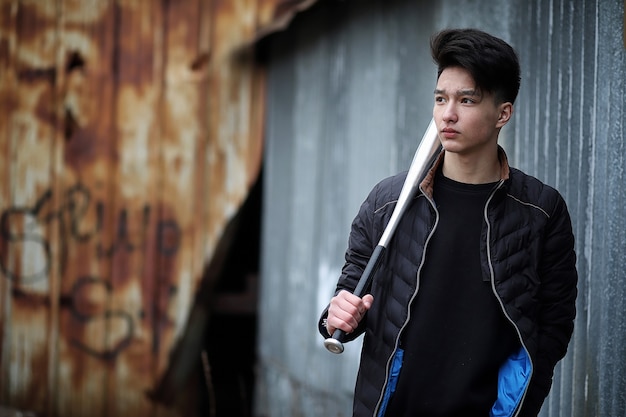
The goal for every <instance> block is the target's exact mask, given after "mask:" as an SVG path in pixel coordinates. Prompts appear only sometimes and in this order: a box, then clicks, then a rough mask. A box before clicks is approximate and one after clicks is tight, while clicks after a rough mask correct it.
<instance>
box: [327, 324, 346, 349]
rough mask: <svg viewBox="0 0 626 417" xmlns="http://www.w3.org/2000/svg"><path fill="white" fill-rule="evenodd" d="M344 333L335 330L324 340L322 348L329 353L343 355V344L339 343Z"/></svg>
mask: <svg viewBox="0 0 626 417" xmlns="http://www.w3.org/2000/svg"><path fill="white" fill-rule="evenodd" d="M344 334H345V332H344V331H342V330H340V329H337V330H335V331H334V332H333V336H332V337H329V338H328V339H326V340H324V346H326V349H328V351H329V352H331V353H336V354H340V353H343V343H341V342H340V341H339V339H341V338H342V337H343V336H344Z"/></svg>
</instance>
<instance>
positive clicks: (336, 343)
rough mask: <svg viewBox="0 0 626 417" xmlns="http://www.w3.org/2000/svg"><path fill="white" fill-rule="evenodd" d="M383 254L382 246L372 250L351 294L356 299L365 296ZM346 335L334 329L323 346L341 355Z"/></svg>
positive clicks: (383, 248)
mask: <svg viewBox="0 0 626 417" xmlns="http://www.w3.org/2000/svg"><path fill="white" fill-rule="evenodd" d="M383 253H385V247H384V246H382V245H378V246H376V247H375V248H374V252H372V256H370V259H369V261H367V265H366V266H365V270H364V271H363V275H361V278H360V279H359V282H358V283H357V285H356V287H355V288H354V292H353V294H354V295H356V296H357V297H362V296H364V295H365V291H366V290H367V288H368V287H369V286H370V284H371V282H372V279H373V278H374V275H375V274H376V271H377V270H378V267H379V266H380V261H381V260H382V258H383V257H382V255H383ZM345 335H346V333H345V332H344V331H343V330H340V329H336V330H335V331H334V332H333V335H332V337H329V338H328V339H326V340H324V346H326V349H328V351H330V352H332V353H337V354H339V353H342V352H343V343H341V339H343V337H344V336H345Z"/></svg>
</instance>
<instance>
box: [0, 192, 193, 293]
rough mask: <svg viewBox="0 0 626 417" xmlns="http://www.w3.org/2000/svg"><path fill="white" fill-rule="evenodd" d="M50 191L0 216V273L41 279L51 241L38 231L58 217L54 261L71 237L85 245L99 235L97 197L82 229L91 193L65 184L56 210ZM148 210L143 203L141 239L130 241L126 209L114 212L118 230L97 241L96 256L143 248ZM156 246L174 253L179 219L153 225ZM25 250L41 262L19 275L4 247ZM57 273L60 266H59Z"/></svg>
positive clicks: (29, 280) (27, 279)
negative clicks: (108, 238)
mask: <svg viewBox="0 0 626 417" xmlns="http://www.w3.org/2000/svg"><path fill="white" fill-rule="evenodd" d="M52 197H53V195H52V190H47V191H46V192H45V193H43V194H42V195H41V197H40V198H39V199H38V200H37V201H36V202H35V204H34V205H33V206H31V207H18V206H16V207H10V208H8V209H5V210H3V211H2V213H1V214H0V271H1V272H2V273H3V274H4V275H5V276H6V277H7V278H8V279H11V280H17V279H19V280H20V282H21V283H23V284H27V283H32V282H36V281H40V280H43V279H46V278H47V277H48V274H49V271H50V264H51V251H50V242H49V241H48V239H46V237H45V236H44V235H43V233H42V232H41V228H43V227H45V226H47V225H48V224H50V223H52V222H54V221H57V222H58V223H59V231H60V235H61V236H60V242H59V243H60V246H59V254H60V255H59V259H60V261H61V263H62V262H63V261H64V260H65V259H66V256H65V255H66V253H65V250H66V245H67V243H68V242H69V241H70V240H73V241H76V242H79V243H85V242H89V241H91V240H92V239H98V238H99V237H100V236H101V235H102V233H103V228H104V227H103V224H104V216H105V211H106V210H105V205H104V203H102V202H101V201H98V202H95V203H93V204H94V208H95V212H96V222H95V225H94V226H92V228H91V229H87V228H86V227H85V225H84V220H85V218H86V216H87V214H88V210H89V208H90V206H91V205H92V202H91V193H90V192H89V190H88V189H87V188H86V187H85V186H83V185H82V184H76V185H74V186H73V187H71V188H69V189H68V190H67V192H66V193H65V195H64V198H63V199H62V201H61V204H60V206H59V208H58V209H54V208H52V205H53V203H54V202H53V199H52ZM150 215H151V209H150V206H149V205H144V207H143V210H142V212H141V229H140V231H139V235H140V238H139V239H137V241H133V240H132V239H131V236H130V233H129V227H128V225H129V216H128V210H126V209H121V210H120V211H119V213H118V221H117V230H116V232H115V234H114V236H113V242H112V243H111V244H110V245H108V246H107V247H105V245H104V244H103V243H102V241H101V240H100V241H98V242H97V244H96V249H95V256H97V257H98V258H99V259H101V258H111V257H113V255H114V254H115V253H116V252H117V251H123V252H127V253H130V252H134V251H137V250H145V240H144V239H145V236H146V235H147V229H148V227H149V224H150ZM156 239H157V242H156V248H157V251H158V253H159V254H161V255H163V256H168V257H169V256H174V255H175V254H176V253H177V252H178V249H179V247H180V239H181V230H180V227H179V225H178V223H177V222H176V221H175V220H172V219H162V220H159V221H158V222H157V223H156ZM10 248H11V249H18V250H21V252H24V251H26V253H28V256H31V259H35V257H36V259H40V260H41V262H39V264H40V266H39V268H38V269H37V270H36V271H28V272H26V273H24V272H23V271H22V269H21V268H19V266H18V265H16V264H15V263H16V262H19V260H15V259H14V260H13V262H11V259H9V258H10V253H11V252H10V251H9V249H10ZM60 270H61V274H63V271H64V270H65V268H64V265H63V264H61V265H60Z"/></svg>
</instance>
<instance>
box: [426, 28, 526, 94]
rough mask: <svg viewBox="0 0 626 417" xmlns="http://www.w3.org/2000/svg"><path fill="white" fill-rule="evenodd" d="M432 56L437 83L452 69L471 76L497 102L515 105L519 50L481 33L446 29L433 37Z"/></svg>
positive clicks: (518, 75) (478, 31) (431, 41)
mask: <svg viewBox="0 0 626 417" xmlns="http://www.w3.org/2000/svg"><path fill="white" fill-rule="evenodd" d="M430 52H431V55H432V57H433V60H434V61H435V64H437V79H439V76H440V75H441V73H442V72H443V70H445V69H446V68H448V67H461V68H463V69H465V70H466V71H467V72H469V73H470V75H471V76H472V78H473V79H474V81H475V82H476V87H477V88H478V89H479V90H480V91H484V92H488V93H492V94H494V97H495V99H496V101H497V102H499V103H503V102H506V101H509V102H511V103H514V102H515V99H516V98H517V93H518V92H519V87H520V82H521V77H520V72H521V71H520V65H519V60H518V58H517V54H516V53H515V50H514V49H513V48H512V47H511V45H509V44H508V43H506V42H505V41H503V40H502V39H499V38H496V37H495V36H492V35H490V34H488V33H486V32H483V31H481V30H478V29H446V30H443V31H441V32H439V33H436V34H434V35H433V36H432V38H431V40H430Z"/></svg>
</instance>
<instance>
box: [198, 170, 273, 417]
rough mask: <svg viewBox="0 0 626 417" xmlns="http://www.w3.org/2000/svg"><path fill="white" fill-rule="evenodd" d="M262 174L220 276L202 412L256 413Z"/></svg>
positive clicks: (241, 416)
mask: <svg viewBox="0 0 626 417" xmlns="http://www.w3.org/2000/svg"><path fill="white" fill-rule="evenodd" d="M262 183H263V179H262V175H259V178H258V180H257V182H256V184H255V185H254V186H253V187H252V189H251V190H250V193H249V195H248V197H247V198H246V201H245V202H244V204H243V206H242V207H241V210H240V212H239V213H238V214H237V218H236V222H237V224H236V226H235V231H234V236H233V238H232V242H231V244H230V245H229V250H228V252H227V254H226V256H225V260H224V266H223V268H222V271H221V273H220V276H219V279H218V280H217V282H216V284H215V288H214V292H213V297H212V303H211V317H210V321H209V328H208V331H207V339H206V341H205V356H204V358H203V359H204V361H203V365H204V375H205V378H204V380H205V388H206V390H207V391H206V393H207V395H206V396H205V398H204V399H203V401H201V404H202V408H203V410H202V415H203V416H209V417H222V416H224V417H226V416H228V417H248V416H251V415H252V408H253V395H254V382H255V373H254V369H255V366H256V336H257V287H258V286H257V282H258V276H259V258H260V240H261V208H262V199H261V197H262Z"/></svg>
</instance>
